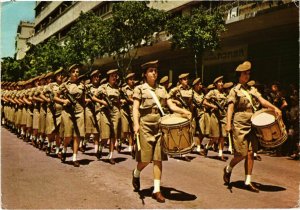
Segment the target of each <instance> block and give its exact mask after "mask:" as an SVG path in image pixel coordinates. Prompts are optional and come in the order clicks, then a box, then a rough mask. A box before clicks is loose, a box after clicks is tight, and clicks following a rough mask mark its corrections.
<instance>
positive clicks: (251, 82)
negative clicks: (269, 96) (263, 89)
mask: <svg viewBox="0 0 300 210" xmlns="http://www.w3.org/2000/svg"><path fill="white" fill-rule="evenodd" d="M247 85H249V86H254V85H255V81H254V80H250V81H249V82H247Z"/></svg>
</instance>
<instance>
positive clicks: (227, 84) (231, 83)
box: [223, 82, 233, 88]
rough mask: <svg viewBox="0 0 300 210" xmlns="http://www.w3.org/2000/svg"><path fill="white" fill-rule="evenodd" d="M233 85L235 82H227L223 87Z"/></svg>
mask: <svg viewBox="0 0 300 210" xmlns="http://www.w3.org/2000/svg"><path fill="white" fill-rule="evenodd" d="M232 86H233V82H226V83H225V84H224V85H223V88H231V87H232Z"/></svg>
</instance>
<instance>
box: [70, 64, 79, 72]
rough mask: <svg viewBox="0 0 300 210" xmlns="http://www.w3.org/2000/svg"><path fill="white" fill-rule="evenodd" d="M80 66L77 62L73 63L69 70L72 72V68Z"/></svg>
mask: <svg viewBox="0 0 300 210" xmlns="http://www.w3.org/2000/svg"><path fill="white" fill-rule="evenodd" d="M79 67H80V65H79V64H76V63H75V64H73V65H72V66H70V67H69V70H68V71H69V72H70V71H71V70H72V69H75V68H79Z"/></svg>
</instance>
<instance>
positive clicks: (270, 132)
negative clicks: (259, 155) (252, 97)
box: [251, 109, 288, 148]
mask: <svg viewBox="0 0 300 210" xmlns="http://www.w3.org/2000/svg"><path fill="white" fill-rule="evenodd" d="M251 122H252V125H253V126H254V127H255V128H256V130H257V136H258V138H259V141H260V144H261V145H262V146H263V147H267V148H273V147H278V146H280V145H281V144H283V143H284V142H285V141H286V140H287V137H288V135H287V132H286V128H285V125H284V123H283V121H282V118H279V117H276V115H275V112H274V111H272V110H268V109H262V110H260V111H258V112H255V113H254V114H253V116H252V117H251Z"/></svg>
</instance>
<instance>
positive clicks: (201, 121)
mask: <svg viewBox="0 0 300 210" xmlns="http://www.w3.org/2000/svg"><path fill="white" fill-rule="evenodd" d="M192 86H193V90H192V91H193V92H192V100H193V106H194V109H193V117H194V127H195V136H196V135H198V139H199V141H195V144H196V146H197V152H199V153H200V154H201V143H202V140H203V138H204V130H205V127H206V126H207V125H208V124H209V121H208V120H206V118H205V115H204V106H203V100H204V93H203V92H202V84H201V81H200V78H196V79H195V80H194V81H193V84H192Z"/></svg>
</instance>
